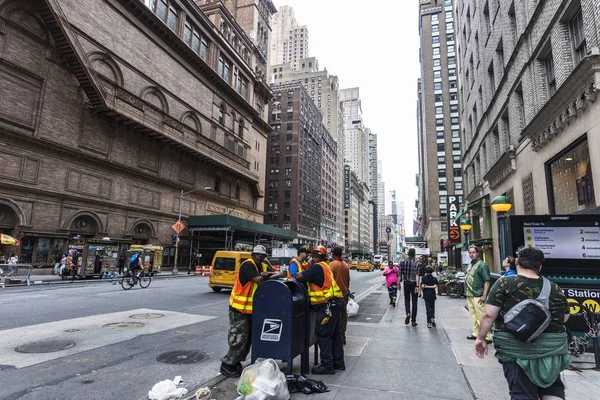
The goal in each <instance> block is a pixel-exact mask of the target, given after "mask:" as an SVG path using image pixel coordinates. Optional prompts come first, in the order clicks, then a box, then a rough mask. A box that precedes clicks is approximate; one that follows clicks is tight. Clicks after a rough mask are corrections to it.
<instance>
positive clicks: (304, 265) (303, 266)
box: [287, 258, 308, 279]
mask: <svg viewBox="0 0 600 400" xmlns="http://www.w3.org/2000/svg"><path fill="white" fill-rule="evenodd" d="M293 262H295V263H296V265H297V266H298V272H302V271H304V270H306V269H308V263H307V262H306V261H302V262H300V261H298V260H296V259H295V258H292V261H290V265H292V263H293ZM287 274H288V276H287V277H288V279H292V278H293V276H292V275H291V274H290V269H289V268H288V270H287Z"/></svg>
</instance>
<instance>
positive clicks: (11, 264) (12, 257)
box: [8, 253, 19, 272]
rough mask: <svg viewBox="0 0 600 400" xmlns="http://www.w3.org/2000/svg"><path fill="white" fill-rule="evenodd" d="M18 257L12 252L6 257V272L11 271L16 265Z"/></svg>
mask: <svg viewBox="0 0 600 400" xmlns="http://www.w3.org/2000/svg"><path fill="white" fill-rule="evenodd" d="M18 261H19V259H18V258H17V255H16V254H15V253H12V254H11V255H10V257H9V258H8V272H10V271H12V270H13V268H15V267H16V266H17V262H18Z"/></svg>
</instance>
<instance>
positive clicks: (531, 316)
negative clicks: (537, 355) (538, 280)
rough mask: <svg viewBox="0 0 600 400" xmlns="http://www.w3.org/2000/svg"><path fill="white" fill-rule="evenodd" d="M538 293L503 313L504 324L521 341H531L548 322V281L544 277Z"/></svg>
mask: <svg viewBox="0 0 600 400" xmlns="http://www.w3.org/2000/svg"><path fill="white" fill-rule="evenodd" d="M542 279H543V280H544V286H543V287H542V291H541V293H540V295H539V296H538V297H537V298H536V299H527V300H523V301H521V302H519V303H518V304H516V305H514V306H513V307H512V308H511V309H510V310H508V311H507V312H506V313H505V314H504V326H506V329H508V331H509V332H510V333H512V334H513V335H515V337H516V338H517V339H519V340H520V341H522V342H531V341H532V340H534V339H535V338H537V337H538V336H540V335H541V334H542V333H543V332H544V331H545V330H546V328H547V327H548V325H549V324H550V291H551V289H552V287H551V284H550V281H549V280H548V279H546V278H542Z"/></svg>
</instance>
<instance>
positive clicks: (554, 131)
mask: <svg viewBox="0 0 600 400" xmlns="http://www.w3.org/2000/svg"><path fill="white" fill-rule="evenodd" d="M597 91H600V85H599V84H598V82H595V81H594V80H591V81H590V82H589V83H588V84H587V85H585V86H583V87H582V90H581V91H580V92H579V93H578V95H577V97H575V98H574V99H573V100H572V101H571V102H570V103H568V104H567V105H566V109H565V110H564V111H563V112H562V113H560V114H558V115H555V116H552V118H554V120H553V121H552V122H551V123H550V125H549V126H546V127H545V129H544V130H543V131H541V132H539V133H530V134H528V136H529V137H530V138H531V140H532V145H533V150H534V151H539V150H540V149H541V148H543V147H544V146H546V145H547V144H548V143H549V142H550V141H551V140H552V139H554V138H555V137H556V136H558V135H560V134H561V132H562V131H563V130H564V129H565V127H566V126H567V125H568V124H570V123H571V121H573V119H575V118H577V116H578V115H579V114H580V113H583V112H585V110H586V109H587V106H588V104H589V103H593V102H594V101H595V100H596V92H597Z"/></svg>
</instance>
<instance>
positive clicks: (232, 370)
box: [219, 362, 241, 378]
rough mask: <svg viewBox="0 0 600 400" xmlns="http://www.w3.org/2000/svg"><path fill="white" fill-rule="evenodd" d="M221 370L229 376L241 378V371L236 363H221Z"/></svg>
mask: <svg viewBox="0 0 600 400" xmlns="http://www.w3.org/2000/svg"><path fill="white" fill-rule="evenodd" d="M240 366H241V365H240ZM219 371H220V372H221V374H223V375H224V376H226V377H228V378H239V377H240V375H241V371H240V370H239V369H238V367H237V366H236V365H229V364H225V363H224V362H222V363H221V368H220V369H219Z"/></svg>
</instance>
